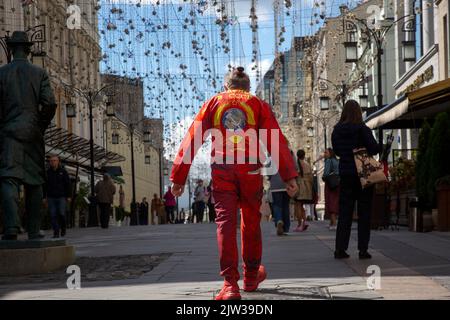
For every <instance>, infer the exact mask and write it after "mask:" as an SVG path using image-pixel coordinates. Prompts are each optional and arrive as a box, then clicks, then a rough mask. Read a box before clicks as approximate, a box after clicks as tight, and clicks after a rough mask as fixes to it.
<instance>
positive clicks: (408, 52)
mask: <svg viewBox="0 0 450 320" xmlns="http://www.w3.org/2000/svg"><path fill="white" fill-rule="evenodd" d="M402 45H403V47H402V51H403V61H405V62H415V61H416V42H415V41H414V40H408V41H402Z"/></svg>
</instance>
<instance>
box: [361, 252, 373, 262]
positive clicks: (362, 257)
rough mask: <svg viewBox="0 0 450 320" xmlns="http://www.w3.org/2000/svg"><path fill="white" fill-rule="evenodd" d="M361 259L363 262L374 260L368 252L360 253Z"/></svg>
mask: <svg viewBox="0 0 450 320" xmlns="http://www.w3.org/2000/svg"><path fill="white" fill-rule="evenodd" d="M359 259H361V260H364V259H372V256H371V255H370V253H368V252H367V251H360V252H359Z"/></svg>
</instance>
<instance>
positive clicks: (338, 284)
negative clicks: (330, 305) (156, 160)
mask: <svg viewBox="0 0 450 320" xmlns="http://www.w3.org/2000/svg"><path fill="white" fill-rule="evenodd" d="M262 229H263V248H264V249H263V264H264V265H265V266H266V269H267V271H268V278H267V280H266V281H264V282H263V283H262V284H261V286H260V289H259V290H258V291H256V292H253V293H244V292H242V296H243V299H258V300H274V299H276V300H279V299H282V300H283V299H284V300H288V299H450V291H449V289H450V250H449V249H450V234H449V233H439V232H432V233H425V234H422V233H413V232H409V231H407V230H406V229H404V228H402V229H401V230H400V231H391V230H384V231H374V232H372V239H371V248H370V251H371V253H372V255H373V259H372V260H370V261H367V260H365V261H360V260H359V259H357V250H356V225H354V226H353V231H352V238H351V243H350V247H349V250H348V252H349V254H350V255H351V258H350V259H347V260H345V261H342V260H335V259H334V258H333V247H334V237H335V233H334V232H333V231H329V230H328V228H327V225H326V222H324V221H315V222H311V226H310V228H309V229H308V231H306V232H304V233H291V234H289V235H288V236H286V237H278V236H276V234H275V228H274V226H273V224H272V223H268V222H263V223H262ZM215 237H216V229H215V225H214V224H188V225H160V226H132V227H111V228H109V229H107V230H102V229H99V228H89V229H78V230H69V232H68V236H67V240H68V243H69V244H72V245H74V246H75V247H76V253H77V259H78V260H77V263H80V264H81V273H82V281H81V287H82V288H81V290H68V289H67V288H66V279H67V277H68V275H67V274H66V273H65V270H61V271H59V272H56V274H57V276H55V278H52V279H48V278H45V277H43V278H42V277H41V278H40V279H41V280H42V281H32V279H30V281H19V282H17V281H16V282H14V281H10V282H9V283H3V284H0V298H1V299H133V300H135V299H195V300H196V299H212V298H213V296H214V294H216V293H217V292H218V290H219V289H220V287H221V284H222V280H221V278H220V276H219V266H218V255H217V244H216V239H215ZM93 257H94V258H95V259H92V258H93ZM146 259H147V260H146ZM370 265H377V266H379V267H380V270H381V288H379V289H377V290H371V289H369V288H368V286H367V280H368V277H369V276H370V275H371V273H368V272H367V268H368V267H369V266H370ZM37 278H39V277H37ZM94 280H95V281H94ZM0 281H1V279H0ZM240 285H242V283H241V282H240Z"/></svg>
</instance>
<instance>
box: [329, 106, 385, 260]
mask: <svg viewBox="0 0 450 320" xmlns="http://www.w3.org/2000/svg"><path fill="white" fill-rule="evenodd" d="M331 140H332V144H333V149H334V151H335V153H336V155H337V156H338V157H339V175H340V196H339V220H338V226H337V232H336V251H335V252H334V257H335V258H336V259H343V258H348V257H349V255H348V254H347V252H346V250H347V249H348V243H349V240H350V231H351V226H352V217H353V211H354V207H355V203H356V202H357V203H358V207H357V211H358V250H359V258H360V259H370V258H371V255H370V254H369V253H368V252H367V250H368V247H369V240H370V212H371V209H372V197H373V186H371V187H366V188H364V189H362V187H361V183H360V180H359V177H358V174H357V171H356V165H355V161H354V156H353V150H354V149H356V148H366V149H367V153H368V154H369V155H371V156H373V155H376V154H378V153H379V152H380V151H381V150H380V147H379V145H378V143H377V141H376V140H375V139H374V137H373V134H372V131H371V130H370V128H369V127H367V126H366V125H365V124H364V122H363V119H362V112H361V107H360V106H359V104H358V102H356V101H355V100H349V101H347V102H346V103H345V106H344V109H343V110H342V114H341V118H340V120H339V122H338V124H337V125H336V126H335V127H334V130H333V133H332V136H331Z"/></svg>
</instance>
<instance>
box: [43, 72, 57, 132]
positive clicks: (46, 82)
mask: <svg viewBox="0 0 450 320" xmlns="http://www.w3.org/2000/svg"><path fill="white" fill-rule="evenodd" d="M39 103H40V105H41V106H42V110H41V115H40V125H41V129H42V130H45V129H47V128H48V126H49V125H50V123H51V121H52V119H53V117H54V116H55V112H56V106H57V105H56V101H55V96H54V94H53V90H52V87H51V85H50V79H49V77H48V74H47V72H45V71H44V72H43V75H42V80H41V87H40V92H39Z"/></svg>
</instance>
